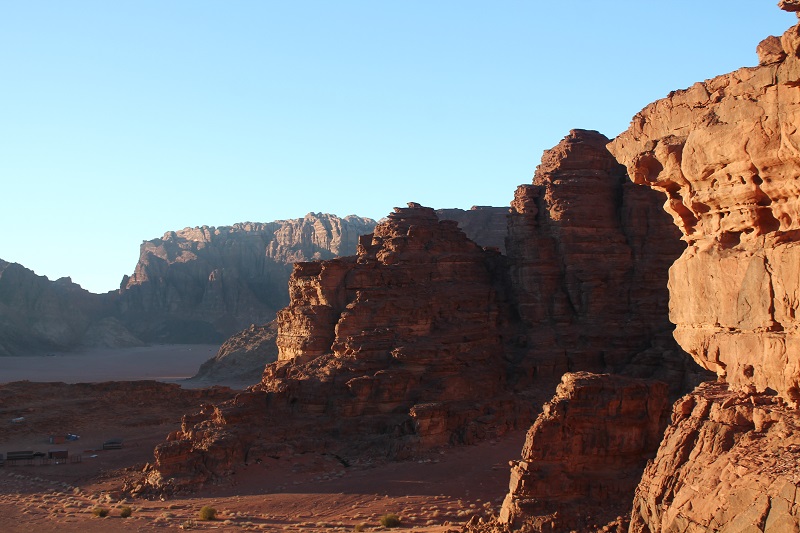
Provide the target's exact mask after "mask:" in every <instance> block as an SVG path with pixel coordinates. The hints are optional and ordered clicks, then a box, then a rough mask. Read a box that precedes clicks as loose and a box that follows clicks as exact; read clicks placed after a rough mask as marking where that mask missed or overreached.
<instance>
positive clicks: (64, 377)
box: [0, 344, 219, 383]
mask: <svg viewBox="0 0 800 533" xmlns="http://www.w3.org/2000/svg"><path fill="white" fill-rule="evenodd" d="M218 349H219V345H213V344H182V345H155V346H143V347H137V348H119V349H100V348H97V349H90V350H79V351H74V352H53V353H51V354H47V355H42V356H18V357H0V383H8V382H11V381H22V380H28V381H43V382H47V381H63V382H64V383H87V382H89V383H91V382H97V381H115V380H118V381H133V380H140V379H154V380H156V381H178V380H181V379H185V378H188V377H191V376H193V375H194V374H195V373H196V372H197V369H198V368H199V367H200V365H201V364H202V363H204V362H205V361H206V360H208V359H210V358H211V357H214V355H215V354H216V353H217V350H218Z"/></svg>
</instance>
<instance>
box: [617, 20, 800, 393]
mask: <svg viewBox="0 0 800 533" xmlns="http://www.w3.org/2000/svg"><path fill="white" fill-rule="evenodd" d="M780 42H781V43H782V45H781V49H780V50H776V48H775V45H776V43H777V39H776V38H772V39H768V40H766V41H765V42H764V43H762V46H760V47H759V49H760V51H761V52H762V53H761V60H762V63H763V64H762V65H760V66H759V67H755V68H743V69H740V70H737V71H736V72H733V73H731V74H727V75H724V76H719V77H717V78H714V79H711V80H707V81H705V82H703V83H697V84H695V85H694V86H692V87H691V88H689V89H687V90H685V91H676V92H673V93H672V94H671V95H670V96H669V97H668V98H666V99H664V100H659V101H657V102H655V103H653V104H650V105H649V106H647V107H646V108H645V109H644V110H642V111H641V112H640V113H639V114H637V115H636V116H635V117H634V119H633V122H632V124H631V127H630V129H629V130H628V131H626V132H624V133H623V134H621V135H620V136H619V137H618V138H617V139H615V140H614V142H613V143H611V145H610V149H611V151H612V152H613V153H614V154H615V155H616V156H617V157H618V158H619V160H620V161H622V162H624V163H625V165H627V167H628V171H629V173H630V175H631V177H632V179H633V180H634V181H635V182H637V183H642V184H647V185H650V186H651V187H653V188H655V189H658V190H660V191H663V192H664V193H666V195H667V202H666V203H665V204H664V208H665V209H666V210H667V211H668V212H669V213H670V214H671V215H672V217H673V219H674V220H675V223H676V225H677V226H678V227H679V228H680V230H681V232H682V233H683V239H684V240H685V241H686V242H687V243H688V247H687V249H686V250H685V252H684V253H683V255H682V256H681V257H680V259H679V260H678V261H677V262H676V263H675V265H674V266H673V267H672V269H671V271H670V282H669V283H670V286H669V287H670V294H671V309H670V318H671V320H672V321H673V322H674V323H675V324H676V325H677V327H676V331H675V337H676V338H677V339H678V342H679V343H680V344H681V346H683V347H684V349H686V350H687V351H688V352H689V353H690V354H692V356H693V357H694V358H695V359H696V360H697V361H698V362H700V363H701V364H702V365H703V366H705V367H706V368H708V369H710V370H712V371H715V372H717V373H718V374H719V375H721V376H723V377H724V378H725V380H726V382H728V383H729V384H730V386H731V387H733V388H734V389H737V390H745V389H748V388H749V387H751V386H752V387H755V388H757V389H758V390H760V391H764V390H766V389H768V388H772V389H774V390H776V391H778V392H779V393H780V394H781V395H782V396H784V397H786V398H788V399H790V400H792V401H797V400H800V351H798V350H797V346H799V345H800V344H798V343H800V337H798V333H797V331H798V326H800V322H798V315H797V311H798V307H799V306H800V300H798V298H797V290H798V289H797V288H798V284H800V278H799V277H798V276H800V266H799V264H800V263H799V262H800V247H798V244H797V233H798V229H800V195H798V192H797V186H796V184H795V177H796V176H797V175H798V173H799V172H800V157H798V146H800V133H798V131H797V123H798V122H799V121H800V58H799V57H798V48H799V47H800V27H798V26H795V27H793V28H791V29H790V30H788V31H787V32H786V33H785V34H784V36H783V37H782V38H781V39H780Z"/></svg>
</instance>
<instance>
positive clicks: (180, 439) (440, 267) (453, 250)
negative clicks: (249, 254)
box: [150, 205, 532, 486]
mask: <svg viewBox="0 0 800 533" xmlns="http://www.w3.org/2000/svg"><path fill="white" fill-rule="evenodd" d="M503 266H504V258H503V256H502V255H501V254H499V253H498V252H497V251H492V250H485V249H483V248H481V247H480V246H478V245H476V244H475V243H474V242H472V241H470V240H469V239H467V237H466V236H465V235H464V233H463V232H462V231H461V230H460V229H459V228H458V227H457V224H456V223H455V222H453V221H439V220H438V218H437V217H436V214H435V213H434V211H433V210H432V209H428V208H424V207H420V206H418V205H411V206H410V207H409V208H403V209H396V210H395V212H394V213H392V214H391V215H389V217H388V219H387V220H386V221H385V222H383V223H381V224H379V225H378V226H377V227H376V229H375V232H374V234H371V235H367V236H364V237H362V238H361V239H360V242H359V247H358V255H357V256H355V257H349V258H339V259H332V260H328V261H321V262H313V263H297V264H296V265H295V270H294V272H293V274H292V278H291V281H290V291H289V292H290V297H291V304H290V305H289V306H288V307H287V308H286V309H284V310H283V311H281V312H280V313H279V315H278V325H279V327H278V339H277V345H278V347H279V350H280V352H279V355H278V361H277V362H275V363H273V364H271V365H269V366H268V367H267V369H266V372H265V373H264V377H263V380H262V382H261V384H260V385H258V386H256V387H254V388H252V389H251V390H250V391H248V392H245V393H242V394H241V395H239V397H237V399H236V400H235V401H233V402H230V403H227V404H223V405H220V406H216V407H212V406H206V408H205V409H204V411H203V412H202V413H200V414H198V415H193V416H187V417H185V419H184V422H183V427H182V429H181V431H180V432H177V433H175V434H173V435H171V436H170V438H169V440H168V442H166V443H164V444H161V445H160V446H159V447H158V448H157V449H156V454H155V457H156V463H155V470H154V471H153V472H152V473H151V475H150V483H151V484H152V485H156V486H163V485H164V484H169V483H172V484H176V485H178V486H181V485H186V484H191V483H195V482H199V481H200V482H201V481H204V480H207V479H209V478H211V477H213V476H220V475H224V474H226V473H228V472H230V471H231V470H232V469H233V468H235V465H236V464H239V463H241V462H243V461H245V460H247V461H250V460H255V459H257V458H258V457H261V456H264V455H282V454H285V453H292V452H294V453H296V452H307V451H314V452H319V453H331V454H335V455H337V456H338V457H341V458H342V459H343V460H344V461H347V462H352V461H356V460H359V459H363V458H365V457H369V456H371V455H379V456H382V457H386V456H389V457H407V456H409V455H411V454H414V453H418V452H419V451H421V450H426V449H430V448H432V447H436V446H441V445H446V444H450V443H456V442H472V441H473V440H475V439H482V438H486V437H487V436H491V435H496V434H498V433H502V432H504V431H506V430H507V429H509V428H510V427H513V425H514V424H515V422H516V420H517V419H518V418H520V413H519V412H518V411H519V410H520V409H523V410H525V409H527V410H528V411H529V412H528V413H526V415H525V416H523V417H522V418H523V419H526V420H529V419H530V418H529V417H530V416H531V415H530V411H531V409H532V407H531V405H530V404H521V403H520V402H518V401H515V400H514V398H513V397H512V396H511V395H510V394H509V393H508V390H507V389H508V387H507V383H506V379H507V370H508V365H507V362H506V360H505V359H504V356H505V354H506V350H505V349H504V345H503V334H504V332H505V331H506V327H507V323H508V309H509V307H508V304H507V303H506V286H505V284H504V279H505V278H504V276H503Z"/></svg>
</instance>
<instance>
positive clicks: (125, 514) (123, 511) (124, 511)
mask: <svg viewBox="0 0 800 533" xmlns="http://www.w3.org/2000/svg"><path fill="white" fill-rule="evenodd" d="M132 513H133V509H131V508H130V507H128V506H127V505H126V506H124V507H120V508H119V515H120V516H121V517H122V518H130V516H131V514H132Z"/></svg>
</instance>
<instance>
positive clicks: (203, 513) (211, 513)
mask: <svg viewBox="0 0 800 533" xmlns="http://www.w3.org/2000/svg"><path fill="white" fill-rule="evenodd" d="M199 516H200V520H216V518H217V510H216V509H214V508H213V507H210V506H208V505H204V506H203V507H201V508H200V513H199Z"/></svg>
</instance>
